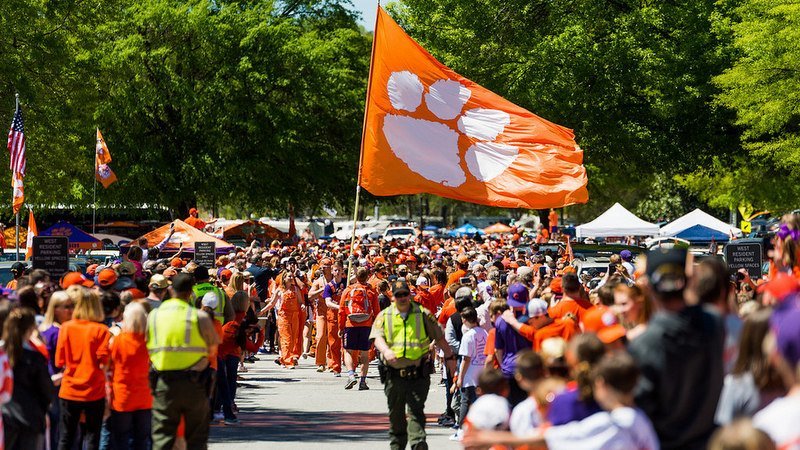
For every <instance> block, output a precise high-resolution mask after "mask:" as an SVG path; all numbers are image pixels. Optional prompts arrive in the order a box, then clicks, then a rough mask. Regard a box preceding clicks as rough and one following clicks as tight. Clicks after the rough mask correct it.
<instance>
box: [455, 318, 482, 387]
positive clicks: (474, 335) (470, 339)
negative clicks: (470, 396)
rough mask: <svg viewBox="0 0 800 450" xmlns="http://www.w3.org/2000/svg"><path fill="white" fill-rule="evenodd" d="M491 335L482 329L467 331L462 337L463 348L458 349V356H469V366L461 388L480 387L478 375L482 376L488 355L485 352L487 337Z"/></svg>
mask: <svg viewBox="0 0 800 450" xmlns="http://www.w3.org/2000/svg"><path fill="white" fill-rule="evenodd" d="M487 336H489V333H487V332H486V330H484V329H483V328H481V327H475V328H471V329H469V330H467V332H466V333H464V335H463V336H462V337H461V346H460V347H459V348H458V356H469V358H470V360H469V366H467V372H466V373H465V374H464V378H463V382H462V383H461V387H475V386H477V385H478V375H480V374H481V370H483V366H484V364H486V355H484V354H483V350H484V349H485V348H486V337H487Z"/></svg>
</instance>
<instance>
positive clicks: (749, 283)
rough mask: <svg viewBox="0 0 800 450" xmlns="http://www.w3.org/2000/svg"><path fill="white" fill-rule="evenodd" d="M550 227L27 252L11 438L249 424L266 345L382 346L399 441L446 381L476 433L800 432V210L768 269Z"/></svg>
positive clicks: (562, 439) (635, 441) (560, 436)
mask: <svg viewBox="0 0 800 450" xmlns="http://www.w3.org/2000/svg"><path fill="white" fill-rule="evenodd" d="M552 231H556V230H552ZM541 235H542V233H541V232H540V233H538V234H537V235H536V236H535V237H534V236H531V237H530V238H528V237H526V236H524V235H522V234H521V233H518V232H516V230H514V231H512V232H511V233H508V234H504V235H499V236H494V237H479V236H475V237H462V238H435V237H418V238H416V239H408V240H383V239H380V240H375V241H371V240H368V239H365V240H360V241H358V242H356V245H355V248H351V247H350V245H349V243H347V242H341V241H338V240H336V239H334V240H331V241H322V240H319V241H317V240H313V239H300V240H299V241H293V242H283V243H281V242H277V241H274V242H271V243H259V242H256V241H254V242H252V243H251V244H250V245H249V246H248V247H245V248H236V250H235V251H234V252H232V253H230V254H226V255H219V257H218V259H217V261H216V264H215V267H204V266H202V265H198V264H196V263H195V262H194V261H192V260H191V257H190V255H188V256H187V255H185V254H178V255H172V256H166V255H164V254H163V253H162V252H161V250H162V249H163V245H159V246H156V247H154V248H147V245H146V243H139V244H140V245H133V246H131V247H130V248H128V249H127V252H126V254H125V255H124V256H123V257H121V259H120V260H118V261H114V262H112V263H110V264H108V265H102V264H99V263H95V264H90V265H89V266H88V267H87V268H86V270H85V272H83V273H81V272H71V273H67V274H64V275H63V276H62V277H60V278H59V279H53V278H51V277H50V275H49V274H48V273H47V272H45V271H43V270H38V269H37V270H32V269H31V268H29V267H27V265H26V264H25V263H18V264H15V265H14V267H13V268H12V273H13V274H14V279H13V280H12V281H11V282H10V283H9V284H8V286H7V287H6V288H5V289H4V290H3V291H2V297H3V300H2V301H0V325H1V326H2V330H3V336H2V338H3V347H2V348H3V352H2V354H0V369H2V370H0V403H2V404H3V406H2V412H3V414H2V428H1V429H2V430H3V433H4V436H3V439H1V440H0V442H4V443H5V448H6V449H36V450H40V449H42V448H53V449H55V448H58V449H63V450H72V449H74V448H84V447H85V448H88V449H97V448H104V449H129V448H134V449H149V448H156V449H172V448H175V446H184V447H185V448H189V449H202V448H206V447H207V443H208V434H209V425H210V423H213V422H222V423H224V424H225V425H227V426H236V425H237V424H238V423H239V419H238V417H237V416H238V408H237V405H236V398H237V380H238V379H239V374H240V372H241V371H243V370H247V369H246V367H247V366H246V365H245V364H244V363H245V362H246V361H248V360H249V361H253V360H255V359H256V358H258V357H259V356H258V355H261V356H260V357H261V358H264V357H266V355H270V354H274V355H275V363H276V364H277V365H279V366H280V367H281V368H283V369H285V370H287V371H290V370H293V369H295V368H296V367H297V365H298V364H299V363H300V362H301V361H306V360H307V361H309V362H310V361H313V364H314V366H315V367H316V370H317V371H318V372H329V373H331V374H333V376H334V377H341V380H342V386H343V388H344V389H348V390H352V389H354V388H355V389H357V390H368V389H370V388H371V387H370V385H369V383H368V379H369V378H368V375H369V370H370V363H371V362H372V361H374V360H378V372H379V373H380V377H381V380H382V382H383V383H384V388H383V389H384V392H385V393H386V396H387V404H388V409H389V419H390V423H391V425H390V430H389V441H390V442H389V445H390V447H391V448H405V447H406V445H409V444H410V446H411V448H414V449H425V448H428V447H427V443H426V434H425V422H426V420H425V414H424V405H425V402H426V399H427V396H428V393H429V391H430V383H431V381H432V380H433V382H440V383H441V384H443V385H444V386H445V389H444V391H445V394H444V395H446V399H445V400H446V405H447V406H446V410H445V411H443V413H442V414H441V416H440V417H439V420H438V424H439V426H442V427H451V428H452V429H453V436H452V438H451V439H452V440H456V441H461V442H462V444H463V445H464V446H465V447H466V448H552V449H560V448H563V449H572V448H586V449H591V448H596V449H607V448H619V449H628V448H638V449H657V448H664V449H700V448H713V449H728V448H748V449H749V448H752V449H761V448H764V449H767V448H778V449H795V448H800V427H798V426H797V423H800V420H799V419H800V303H798V298H800V216H786V217H785V218H784V220H783V222H782V224H781V226H780V229H778V230H777V232H776V233H775V236H774V238H772V248H771V249H770V255H769V256H770V258H769V273H767V274H765V275H764V276H763V277H761V278H759V279H751V278H750V276H749V275H748V273H747V271H744V270H743V271H741V272H737V273H736V274H735V275H734V276H731V275H730V273H729V270H728V268H727V266H726V265H725V263H724V261H722V260H721V259H720V258H718V257H714V256H712V257H706V258H703V259H702V260H698V261H695V260H694V258H693V257H692V255H691V254H690V253H689V252H688V251H687V250H686V249H676V248H672V249H665V250H661V249H657V250H653V251H651V252H648V253H641V254H639V255H638V256H637V255H636V254H634V253H631V252H630V251H623V252H620V254H615V255H612V256H611V258H610V264H609V268H608V269H607V270H606V271H605V273H604V274H603V275H602V277H601V280H600V281H599V282H596V281H597V280H595V282H593V283H589V281H590V280H588V279H586V278H584V277H580V276H579V274H578V273H576V269H575V266H573V265H572V264H571V262H572V261H571V259H572V255H571V251H570V250H569V248H568V247H563V246H562V247H559V246H552V245H550V246H547V250H546V251H538V250H537V246H536V245H535V241H536V240H538V241H539V242H540V243H542V242H541ZM548 236H550V237H551V239H552V238H554V237H556V236H558V234H557V233H552V234H549V233H548ZM526 244H533V245H526ZM270 364H271V363H270ZM343 372H344V373H343ZM737 446H738V447H737Z"/></svg>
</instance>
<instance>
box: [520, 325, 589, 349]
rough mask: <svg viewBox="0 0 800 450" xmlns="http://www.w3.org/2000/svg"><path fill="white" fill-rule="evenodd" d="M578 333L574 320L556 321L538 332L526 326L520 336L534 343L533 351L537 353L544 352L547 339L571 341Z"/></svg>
mask: <svg viewBox="0 0 800 450" xmlns="http://www.w3.org/2000/svg"><path fill="white" fill-rule="evenodd" d="M577 332H578V326H577V324H576V323H575V321H574V320H572V319H556V320H554V321H552V322H551V323H550V324H549V325H545V326H544V327H542V328H539V329H538V330H537V329H536V328H534V327H532V326H531V325H528V324H525V325H522V327H521V328H520V330H519V334H520V335H522V336H523V337H525V339H527V340H529V341H531V342H533V350H534V351H536V352H538V351H541V350H542V342H544V340H545V339H548V338H552V337H561V338H564V340H565V341H569V340H570V339H572V337H573V336H575V334H576V333H577Z"/></svg>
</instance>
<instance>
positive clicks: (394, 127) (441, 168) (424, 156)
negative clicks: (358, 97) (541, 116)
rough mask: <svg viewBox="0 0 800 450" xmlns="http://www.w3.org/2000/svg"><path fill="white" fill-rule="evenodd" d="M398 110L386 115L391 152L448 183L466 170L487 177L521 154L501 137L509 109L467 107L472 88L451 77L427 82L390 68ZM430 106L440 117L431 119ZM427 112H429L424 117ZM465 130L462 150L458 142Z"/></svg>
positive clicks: (453, 183)
mask: <svg viewBox="0 0 800 450" xmlns="http://www.w3.org/2000/svg"><path fill="white" fill-rule="evenodd" d="M386 89H387V92H388V94H389V100H390V102H391V104H392V107H393V108H394V109H395V112H393V113H390V114H387V115H386V116H385V117H384V121H383V134H384V136H385V137H386V141H387V142H388V144H389V147H390V148H391V150H392V152H393V153H394V154H395V155H396V156H397V157H398V158H400V160H402V161H403V162H404V163H406V165H408V167H409V169H411V170H412V171H413V172H415V173H417V174H419V175H420V176H422V177H424V178H425V179H427V180H429V181H432V182H435V183H440V184H442V185H444V186H447V187H458V186H461V185H462V184H464V183H465V182H466V181H467V175H466V173H465V171H464V167H465V166H466V169H467V171H469V173H470V174H471V175H472V176H473V177H475V178H476V179H477V180H478V181H481V182H487V181H490V180H492V179H494V178H495V177H497V176H498V175H500V174H501V173H503V172H504V171H505V170H506V169H507V168H508V167H509V166H510V165H511V164H512V163H513V162H514V161H515V160H516V158H517V156H518V155H519V148H517V147H514V146H511V145H508V144H505V143H502V142H497V138H498V136H500V135H501V134H502V133H503V131H504V130H505V127H506V126H507V125H508V124H509V123H510V122H511V118H510V117H509V115H508V113H506V112H504V111H500V110H496V109H486V108H474V109H469V110H466V111H464V105H466V103H467V101H468V100H469V98H470V97H471V95H472V92H471V91H470V90H469V89H468V88H467V87H466V86H464V85H463V84H461V83H459V82H457V81H453V80H447V79H443V80H438V81H435V82H434V83H433V84H431V85H430V86H429V87H428V88H427V92H426V88H425V86H424V85H423V84H422V82H421V81H420V79H419V77H418V76H417V75H416V74H414V73H412V72H409V71H400V72H392V74H391V76H390V77H389V80H388V82H387V85H386ZM426 110H427V112H430V113H431V114H432V115H433V116H434V117H435V118H436V119H438V120H436V121H433V120H429V119H430V115H429V114H427V113H426ZM420 115H423V116H425V117H428V118H420V117H419V116H420ZM462 136H467V137H468V138H469V141H470V143H471V144H470V146H469V147H468V148H467V150H466V152H465V153H464V156H463V163H465V164H462V156H461V151H460V150H459V146H458V142H459V139H460V138H461V137H462Z"/></svg>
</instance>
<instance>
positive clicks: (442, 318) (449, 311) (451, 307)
mask: <svg viewBox="0 0 800 450" xmlns="http://www.w3.org/2000/svg"><path fill="white" fill-rule="evenodd" d="M455 313H456V301H455V300H453V299H452V298H451V299H448V300H447V301H446V302H444V306H442V310H441V311H439V319H438V320H439V324H440V325H441V326H446V325H447V319H449V318H450V316H452V315H453V314H455Z"/></svg>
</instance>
